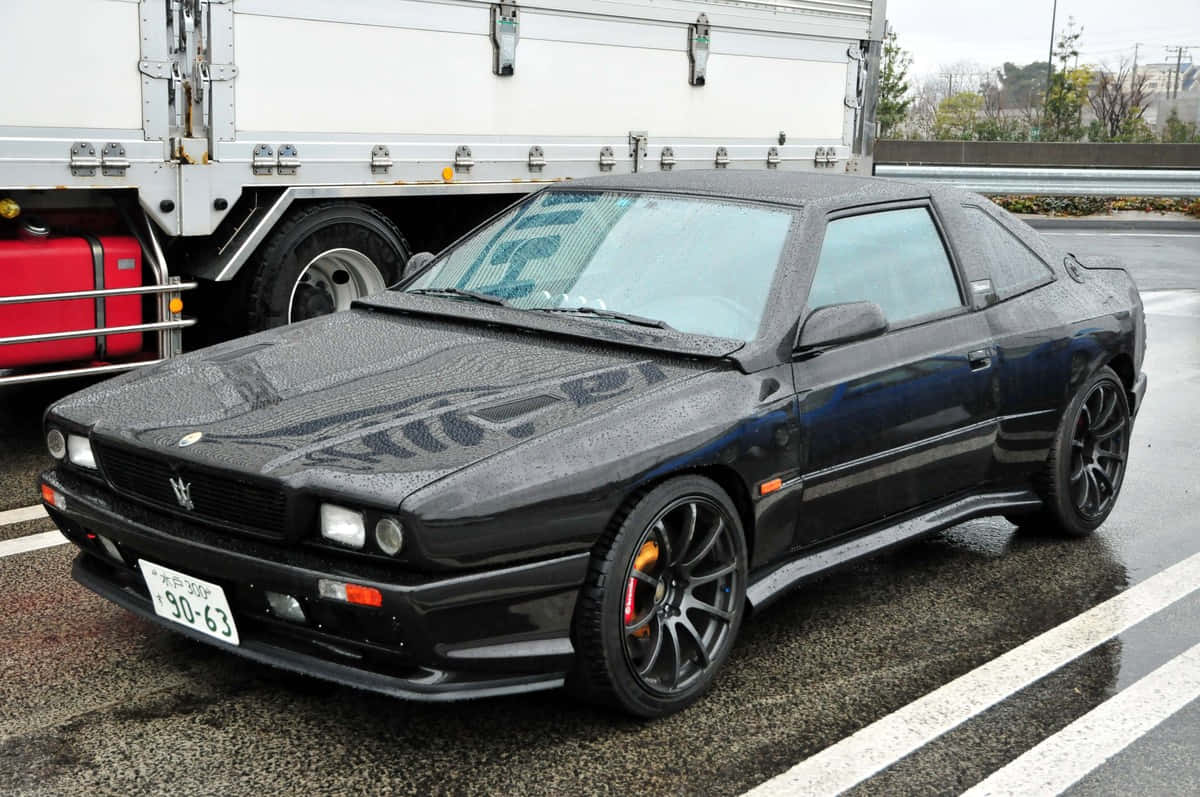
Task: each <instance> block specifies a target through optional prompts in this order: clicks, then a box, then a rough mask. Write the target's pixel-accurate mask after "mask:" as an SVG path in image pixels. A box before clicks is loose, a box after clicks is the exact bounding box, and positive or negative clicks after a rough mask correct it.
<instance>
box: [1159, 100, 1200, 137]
mask: <svg viewBox="0 0 1200 797" xmlns="http://www.w3.org/2000/svg"><path fill="white" fill-rule="evenodd" d="M1197 127H1198V126H1197V125H1196V123H1195V122H1184V121H1183V120H1182V119H1180V118H1179V109H1178V108H1172V109H1171V115H1170V116H1168V117H1167V124H1166V126H1165V127H1164V128H1163V135H1162V140H1163V143H1164V144H1200V129H1197Z"/></svg>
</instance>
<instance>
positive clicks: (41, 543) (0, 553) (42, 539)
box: [0, 531, 70, 559]
mask: <svg viewBox="0 0 1200 797" xmlns="http://www.w3.org/2000/svg"><path fill="white" fill-rule="evenodd" d="M68 542H70V540H68V539H67V538H66V537H64V536H63V535H62V533H61V532H58V531H43V532H42V533H41V534H30V535H28V536H25V537H17V538H16V539H15V540H0V559H3V558H4V557H6V556H15V555H16V554H19V553H28V552H29V551H36V550H38V549H39V548H53V547H54V546H55V545H64V544H66V543H68Z"/></svg>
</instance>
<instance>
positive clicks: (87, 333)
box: [0, 318, 196, 346]
mask: <svg viewBox="0 0 1200 797" xmlns="http://www.w3.org/2000/svg"><path fill="white" fill-rule="evenodd" d="M195 324H196V319H194V318H182V319H180V320H178V321H156V322H154V323H152V324H133V325H131V326H127V327H103V328H99V329H73V330H70V331H69V332H46V333H43V334H38V335H16V336H13V337H10V338H0V346H8V345H11V344H15V343H39V342H42V341H49V340H67V339H69V338H91V337H96V336H98V335H123V334H125V333H127V332H157V331H160V330H163V329H183V328H184V327H190V326H195Z"/></svg>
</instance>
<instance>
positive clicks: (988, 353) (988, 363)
mask: <svg viewBox="0 0 1200 797" xmlns="http://www.w3.org/2000/svg"><path fill="white" fill-rule="evenodd" d="M967 362H968V363H969V364H970V366H971V370H972V371H983V370H985V369H987V368H991V367H992V350H991V349H976V350H975V351H971V352H967Z"/></svg>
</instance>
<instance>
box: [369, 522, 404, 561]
mask: <svg viewBox="0 0 1200 797" xmlns="http://www.w3.org/2000/svg"><path fill="white" fill-rule="evenodd" d="M375 544H376V545H378V546H379V550H381V551H383V552H384V553H385V554H387V555H388V556H395V555H396V554H398V553H400V549H401V548H403V547H404V528H403V527H402V526H401V525H400V524H399V523H398V522H396V521H395V520H393V519H392V518H390V517H385V518H383V519H382V520H380V521H379V522H378V523H376V524H375Z"/></svg>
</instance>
